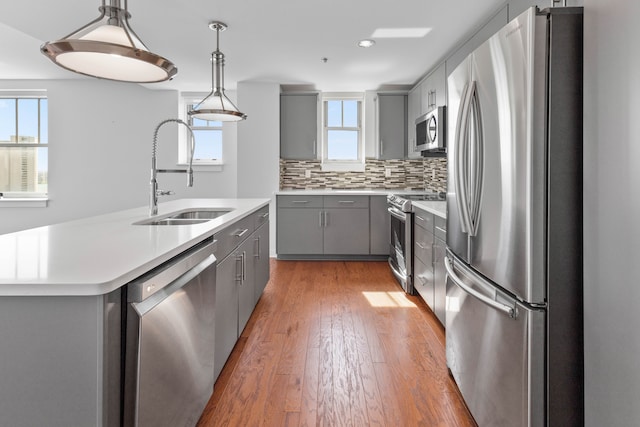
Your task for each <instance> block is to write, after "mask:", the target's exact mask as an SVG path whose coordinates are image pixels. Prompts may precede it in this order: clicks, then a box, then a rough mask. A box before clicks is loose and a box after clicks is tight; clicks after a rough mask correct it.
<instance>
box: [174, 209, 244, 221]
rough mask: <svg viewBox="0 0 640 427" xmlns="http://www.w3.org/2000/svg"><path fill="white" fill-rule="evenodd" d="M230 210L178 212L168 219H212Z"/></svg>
mask: <svg viewBox="0 0 640 427" xmlns="http://www.w3.org/2000/svg"><path fill="white" fill-rule="evenodd" d="M231 210H232V209H198V210H189V211H184V212H180V213H178V214H175V215H170V216H169V218H174V219H207V220H209V219H214V218H218V217H219V216H222V215H224V214H226V213H229V212H231Z"/></svg>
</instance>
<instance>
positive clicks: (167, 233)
mask: <svg viewBox="0 0 640 427" xmlns="http://www.w3.org/2000/svg"><path fill="white" fill-rule="evenodd" d="M268 204H269V200H268V199H189V200H177V201H172V202H167V203H163V204H160V206H159V215H158V218H163V217H165V216H168V215H169V214H170V213H175V212H182V211H187V210H193V209H209V210H229V212H228V213H224V214H222V215H221V216H219V217H218V218H214V219H211V220H208V221H206V222H202V223H198V224H192V225H136V224H135V223H138V222H141V221H145V220H148V219H149V216H148V209H147V208H146V207H145V208H137V209H130V210H126V211H120V212H114V213H110V214H106V215H100V216H95V217H91V218H85V219H81V220H76V221H70V222H65V223H61V224H55V225H50V226H45V227H39V228H35V229H31V230H25V231H21V232H16V233H10V234H6V235H0V252H1V257H0V258H1V259H2V264H0V265H1V266H0V360H1V361H2V363H0V425H11V426H33V425H47V426H70V425H77V426H118V425H120V423H121V410H122V392H123V389H124V385H123V384H122V372H123V369H124V368H123V366H122V357H123V354H124V347H125V343H124V338H123V330H124V325H125V319H124V318H123V317H124V313H125V312H126V307H125V306H126V305H127V303H126V301H127V300H126V289H127V286H126V285H127V284H129V283H130V282H132V281H134V280H135V279H136V278H138V277H140V276H142V275H144V274H145V273H147V272H149V271H152V270H154V269H156V268H158V267H160V266H162V265H164V264H165V263H167V261H170V260H172V259H174V258H176V257H178V256H179V255H180V254H182V253H184V252H185V251H187V250H189V249H190V248H192V247H194V246H196V245H197V244H199V243H201V242H203V241H205V240H210V241H211V242H212V243H213V253H214V254H215V256H216V257H219V256H220V257H224V256H227V255H228V256H231V255H229V254H231V253H232V251H233V250H234V246H233V245H238V244H240V243H241V241H240V240H241V238H240V237H235V236H236V235H238V234H240V235H244V237H243V238H244V239H245V240H248V239H247V237H249V236H250V235H252V233H255V232H257V231H255V232H254V230H257V229H258V228H260V229H261V230H265V229H268V228H265V225H266V227H268ZM258 214H260V215H258ZM259 218H261V219H260V221H261V222H259ZM235 224H238V227H240V226H242V227H243V230H241V231H240V232H238V233H236V232H235ZM228 230H231V232H228ZM249 230H250V232H247V231H249ZM232 233H233V234H232ZM234 239H237V240H234ZM267 239H268V235H267ZM258 240H259V239H258ZM216 241H220V242H221V245H218V247H216V243H215V242H216ZM267 242H268V240H267ZM267 247H268V243H267ZM266 253H267V254H268V251H267V252H266ZM219 254H220V255H219ZM219 261H221V259H220V260H219ZM267 262H268V259H267ZM233 264H234V265H236V264H237V263H233ZM243 268H244V264H243ZM243 271H244V270H243ZM266 274H267V276H268V270H267V273H266ZM217 282H218V283H217V287H218V288H221V281H220V279H219V278H218V279H217ZM251 289H253V286H252V287H251ZM260 291H261V289H260ZM217 292H218V291H217V290H216V297H217ZM217 305H218V303H217V302H216V306H217ZM234 327H235V328H236V329H237V327H238V326H237V324H235V325H234ZM216 330H217V328H216ZM233 333H234V334H235V333H237V330H234V331H233ZM212 334H213V331H212ZM211 365H212V366H213V361H211Z"/></svg>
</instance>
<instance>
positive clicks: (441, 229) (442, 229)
mask: <svg viewBox="0 0 640 427" xmlns="http://www.w3.org/2000/svg"><path fill="white" fill-rule="evenodd" d="M436 230H438V231H442V232H443V233H446V232H447V230H445V229H444V228H442V227H438V226H437V225H436Z"/></svg>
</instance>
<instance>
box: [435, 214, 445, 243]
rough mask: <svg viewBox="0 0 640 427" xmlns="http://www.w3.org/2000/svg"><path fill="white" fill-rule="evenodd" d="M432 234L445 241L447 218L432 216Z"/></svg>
mask: <svg viewBox="0 0 640 427" xmlns="http://www.w3.org/2000/svg"><path fill="white" fill-rule="evenodd" d="M433 234H435V236H436V237H437V238H438V239H440V240H444V241H445V242H446V241H447V220H446V219H444V218H440V217H439V216H437V215H434V216H433Z"/></svg>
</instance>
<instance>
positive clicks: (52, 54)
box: [40, 0, 178, 83]
mask: <svg viewBox="0 0 640 427" xmlns="http://www.w3.org/2000/svg"><path fill="white" fill-rule="evenodd" d="M122 2H123V3H124V8H122V7H121V6H120V4H121V0H109V5H108V6H107V5H106V4H105V0H102V6H100V7H99V8H98V10H99V11H100V16H99V17H98V18H97V19H95V20H93V21H91V22H90V23H88V24H87V25H85V26H84V27H82V28H80V29H78V30H76V31H74V32H73V33H71V34H69V35H68V36H66V37H63V38H62V39H60V40H56V41H52V42H46V43H45V44H43V45H42V47H40V51H41V52H42V53H43V54H44V55H45V56H46V57H47V58H49V59H50V60H51V61H53V62H54V63H55V64H56V65H59V66H61V67H62V68H66V69H67V70H69V71H73V72H75V73H79V74H85V75H87V76H91V77H98V78H101V79H109V80H118V81H125V82H135V83H154V82H161V81H165V80H169V79H171V78H172V77H173V76H174V75H175V74H176V73H177V72H178V69H177V68H176V66H175V65H173V63H172V62H171V61H169V60H168V59H166V58H163V57H162V56H159V55H156V54H155V53H152V52H150V51H149V49H148V48H147V47H146V46H145V45H144V43H143V42H142V41H141V40H140V38H139V37H138V36H137V35H136V33H135V32H134V31H133V30H132V29H131V27H130V26H129V18H131V14H130V13H129V12H128V10H127V0H122Z"/></svg>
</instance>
